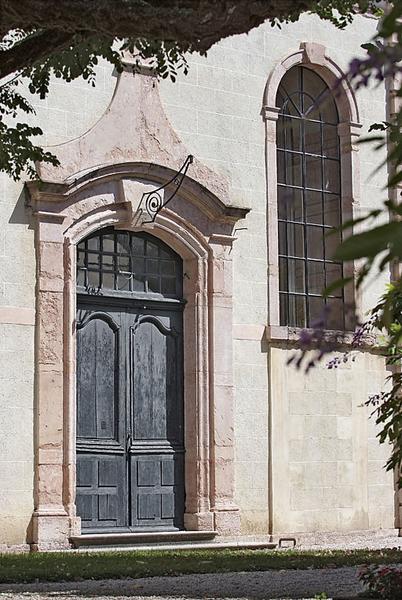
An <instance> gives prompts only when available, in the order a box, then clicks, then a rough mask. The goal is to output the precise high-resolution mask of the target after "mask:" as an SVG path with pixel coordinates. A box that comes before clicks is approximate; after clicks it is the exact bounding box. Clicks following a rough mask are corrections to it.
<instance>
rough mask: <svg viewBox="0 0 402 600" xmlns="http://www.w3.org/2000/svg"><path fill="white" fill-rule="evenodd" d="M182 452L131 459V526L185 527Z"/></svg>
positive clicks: (138, 455) (134, 456)
mask: <svg viewBox="0 0 402 600" xmlns="http://www.w3.org/2000/svg"><path fill="white" fill-rule="evenodd" d="M183 467H184V465H183V453H182V452H178V451H176V452H172V453H171V454H156V453H155V454H151V453H148V454H136V453H135V449H134V450H133V454H132V456H131V485H132V525H133V526H134V527H141V528H144V527H154V528H155V527H157V528H159V529H172V528H180V527H183V513H184V485H183V483H184V481H183Z"/></svg>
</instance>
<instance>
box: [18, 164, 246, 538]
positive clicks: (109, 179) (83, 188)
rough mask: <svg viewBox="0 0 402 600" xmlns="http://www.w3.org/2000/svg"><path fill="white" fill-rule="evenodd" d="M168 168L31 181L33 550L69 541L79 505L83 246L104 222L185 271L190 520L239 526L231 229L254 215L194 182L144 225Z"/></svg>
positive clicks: (197, 526) (118, 168)
mask: <svg viewBox="0 0 402 600" xmlns="http://www.w3.org/2000/svg"><path fill="white" fill-rule="evenodd" d="M170 176H171V171H170V169H167V168H166V167H161V166H157V165H151V164H144V163H139V164H136V163H129V164H127V163H124V164H117V165H108V166H105V167H102V168H99V169H96V170H94V171H92V172H90V173H86V174H85V175H84V176H82V177H81V178H79V179H75V180H74V181H73V182H72V183H43V182H42V183H30V184H28V186H29V192H30V198H31V207H32V209H33V211H34V214H35V216H36V257H37V297H36V300H37V305H36V400H35V406H36V410H35V486H34V500H35V510H34V514H33V539H32V543H33V547H34V548H35V549H46V548H55V547H67V546H68V544H69V541H68V540H69V538H70V536H72V535H77V534H78V535H79V533H80V519H79V518H78V517H77V516H76V507H75V488H76V480H75V473H76V470H75V460H76V459H75V456H76V452H75V439H76V436H75V423H76V400H75V393H76V386H75V377H76V364H75V363H76V347H75V346H76V344H75V336H76V320H75V318H76V317H75V314H76V281H75V273H76V245H77V243H78V242H79V241H80V240H82V239H83V238H85V237H86V236H87V235H89V234H90V233H92V232H94V231H95V230H97V229H100V228H103V227H106V226H114V227H115V228H120V229H125V230H136V231H138V230H141V231H144V230H148V231H150V233H152V235H153V236H156V237H158V238H160V239H161V240H163V241H164V242H165V243H166V244H168V245H169V246H170V247H171V248H173V249H174V250H175V251H176V252H177V253H178V254H179V255H180V256H181V258H182V259H183V269H184V278H183V279H184V282H183V283H184V297H185V300H186V307H185V310H184V397H185V448H186V455H185V481H186V509H185V527H186V529H190V530H201V531H212V530H216V531H218V532H220V533H223V532H224V533H225V534H234V533H238V532H239V527H240V521H239V510H238V508H237V507H236V506H235V504H234V501H233V496H234V467H233V459H234V447H233V443H234V439H233V426H234V415H233V374H232V260H231V253H230V250H231V247H232V243H233V239H234V238H233V227H234V224H235V222H236V221H237V220H238V219H239V218H244V217H245V215H246V213H247V210H246V209H239V208H233V207H228V206H225V205H224V204H223V203H222V202H221V201H220V200H218V199H217V198H216V197H214V196H213V195H212V194H211V193H209V192H208V191H207V190H205V188H203V187H202V186H200V185H199V184H197V183H196V182H195V181H193V180H191V179H190V178H186V181H185V183H184V184H183V187H182V190H181V196H180V197H178V198H176V199H175V200H174V201H172V202H171V204H170V208H169V209H168V208H166V209H163V210H162V211H161V213H160V214H159V215H158V217H157V219H156V221H155V223H153V224H148V225H144V226H139V225H138V219H137V212H136V211H137V204H136V203H138V200H139V199H140V198H141V195H142V192H143V191H144V190H145V189H147V190H149V189H152V187H155V188H156V187H158V185H160V182H161V181H164V180H165V181H166V180H168V178H169V177H170Z"/></svg>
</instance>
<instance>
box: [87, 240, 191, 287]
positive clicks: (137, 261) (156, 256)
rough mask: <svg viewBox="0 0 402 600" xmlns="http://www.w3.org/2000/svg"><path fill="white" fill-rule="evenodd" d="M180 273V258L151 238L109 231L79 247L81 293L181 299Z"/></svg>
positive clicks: (161, 243)
mask: <svg viewBox="0 0 402 600" xmlns="http://www.w3.org/2000/svg"><path fill="white" fill-rule="evenodd" d="M181 272H182V263H181V259H180V257H179V256H177V254H175V253H174V252H173V250H171V249H170V248H168V247H167V246H166V245H165V244H164V243H163V242H161V241H159V240H157V239H156V238H153V237H151V236H150V235H148V234H142V233H138V234H137V233H132V232H129V231H119V232H116V231H115V230H114V229H112V228H107V229H104V230H101V231H99V232H96V233H95V234H92V235H91V236H90V237H88V238H87V239H85V240H83V241H82V242H80V243H79V244H78V248H77V286H78V287H79V288H80V289H79V291H80V293H85V292H86V293H90V294H94V293H96V294H103V295H105V294H106V295H107V294H110V295H113V294H115V293H116V292H117V293H140V294H147V293H150V294H161V295H163V296H173V297H181V296H182V276H181Z"/></svg>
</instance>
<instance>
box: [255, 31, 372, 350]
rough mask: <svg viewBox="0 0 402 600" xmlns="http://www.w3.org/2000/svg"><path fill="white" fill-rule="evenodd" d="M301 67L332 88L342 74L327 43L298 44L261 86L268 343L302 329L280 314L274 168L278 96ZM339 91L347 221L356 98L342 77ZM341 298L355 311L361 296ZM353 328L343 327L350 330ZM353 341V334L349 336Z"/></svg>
mask: <svg viewBox="0 0 402 600" xmlns="http://www.w3.org/2000/svg"><path fill="white" fill-rule="evenodd" d="M297 65H303V66H305V67H307V68H310V69H313V70H314V71H315V72H316V73H318V75H320V76H321V77H322V79H323V80H324V81H325V83H326V84H327V85H328V86H329V87H330V88H332V87H333V86H334V84H335V83H336V82H337V81H338V80H339V78H341V77H342V76H343V75H344V73H343V72H342V70H341V69H340V68H339V67H338V66H337V64H336V63H335V62H334V61H333V60H332V59H331V58H329V56H328V50H327V49H326V48H325V46H322V45H321V44H316V43H310V42H302V43H301V44H300V49H299V50H298V51H297V52H294V53H293V54H291V55H289V56H287V57H286V58H284V59H283V60H281V62H280V63H279V64H278V65H277V66H276V67H275V68H274V70H273V71H272V73H271V74H270V76H269V78H268V82H267V85H266V88H265V93H264V100H263V108H262V117H263V120H264V122H265V140H266V142H265V143H266V146H265V152H266V161H265V165H266V182H267V222H268V227H267V237H268V240H267V245H268V325H267V327H266V331H265V336H266V339H267V340H271V341H272V342H281V343H285V342H286V343H290V344H291V345H293V344H297V339H298V333H299V331H300V329H298V328H295V327H288V326H283V325H280V312H279V264H278V262H279V261H278V205H277V166H276V123H277V120H278V114H279V108H278V107H277V106H276V94H277V90H278V87H279V84H280V82H281V80H282V78H283V76H284V75H285V73H286V71H288V70H289V69H291V68H292V67H294V66H297ZM337 89H338V90H339V94H337V96H336V98H335V100H336V104H337V108H338V112H339V120H340V122H339V125H338V132H339V138H340V140H339V141H340V149H341V202H342V219H343V221H348V220H349V219H351V218H352V216H353V215H356V213H358V212H359V208H360V166H359V156H358V144H357V141H358V138H359V131H360V128H361V124H360V123H359V113H358V108H357V103H356V98H355V95H354V93H353V90H352V88H351V86H350V85H349V84H348V82H346V80H343V81H342V83H341V84H340V85H338V88H337ZM355 274H356V271H355V265H352V264H346V265H345V266H344V275H345V276H346V277H347V276H355ZM345 302H346V303H347V304H350V305H353V304H354V305H355V310H356V313H357V314H358V315H359V314H360V312H361V309H360V305H361V302H360V298H359V295H358V294H357V293H356V292H355V291H354V290H353V289H352V286H349V287H346V288H345ZM352 328H353V327H352V326H350V327H347V329H349V330H351V329H352ZM350 339H351V336H350Z"/></svg>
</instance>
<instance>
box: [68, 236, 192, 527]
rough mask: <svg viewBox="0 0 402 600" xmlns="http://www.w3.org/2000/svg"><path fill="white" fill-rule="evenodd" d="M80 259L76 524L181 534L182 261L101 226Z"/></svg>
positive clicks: (145, 240)
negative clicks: (78, 519)
mask: <svg viewBox="0 0 402 600" xmlns="http://www.w3.org/2000/svg"><path fill="white" fill-rule="evenodd" d="M77 262H78V274H77V281H78V289H77V291H78V297H77V499H76V503H77V512H78V515H79V516H80V517H81V522H82V527H83V529H85V530H87V531H89V530H94V531H99V530H100V529H102V530H104V531H106V530H107V531H115V532H117V531H119V530H121V531H127V530H131V529H135V530H139V529H141V530H146V529H149V528H157V529H178V528H182V527H183V514H184V432H183V349H182V348H183V326H182V308H183V302H182V298H181V296H182V287H181V286H182V271H181V268H182V267H181V260H180V258H179V257H178V256H177V255H176V254H175V253H173V252H172V250H170V249H169V248H167V247H166V246H165V245H164V244H162V243H161V242H160V241H157V240H156V239H155V238H152V237H151V236H148V235H144V234H141V235H140V234H137V235H134V234H132V233H129V232H114V230H111V229H106V230H102V231H100V232H97V234H96V235H93V236H91V237H90V238H88V239H86V240H84V242H82V243H81V244H80V245H79V247H78V261H77ZM122 267H124V268H122ZM94 284H95V285H94ZM108 286H109V287H108Z"/></svg>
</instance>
